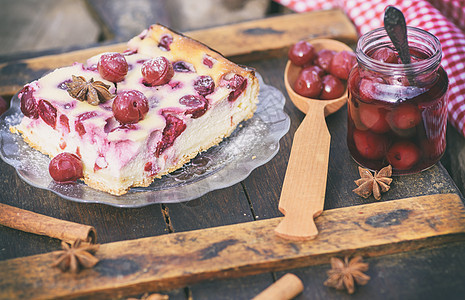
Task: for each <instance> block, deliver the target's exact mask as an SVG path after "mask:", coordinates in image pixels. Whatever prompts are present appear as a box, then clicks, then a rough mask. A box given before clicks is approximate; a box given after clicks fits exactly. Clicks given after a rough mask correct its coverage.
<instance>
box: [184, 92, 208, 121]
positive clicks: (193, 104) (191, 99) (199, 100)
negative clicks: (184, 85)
mask: <svg viewBox="0 0 465 300" xmlns="http://www.w3.org/2000/svg"><path fill="white" fill-rule="evenodd" d="M179 103H181V104H182V105H185V106H187V107H188V109H187V110H186V114H188V115H189V114H190V115H192V118H193V119H196V118H199V117H201V116H203V115H204V114H205V112H206V111H207V109H208V101H207V99H205V98H204V97H203V96H198V95H185V96H183V97H181V99H179Z"/></svg>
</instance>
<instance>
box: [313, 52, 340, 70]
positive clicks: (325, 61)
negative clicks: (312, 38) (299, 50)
mask: <svg viewBox="0 0 465 300" xmlns="http://www.w3.org/2000/svg"><path fill="white" fill-rule="evenodd" d="M335 54H336V51H334V50H328V49H321V50H320V51H318V52H317V54H316V58H315V64H316V65H317V66H319V67H321V68H322V69H323V70H325V71H326V72H329V68H330V66H331V61H332V60H333V57H334V55H335Z"/></svg>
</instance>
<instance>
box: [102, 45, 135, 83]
mask: <svg viewBox="0 0 465 300" xmlns="http://www.w3.org/2000/svg"><path fill="white" fill-rule="evenodd" d="M128 68H129V67H128V62H127V61H126V58H124V56H123V55H121V54H120V53H116V52H113V53H105V54H103V55H102V56H100V59H99V61H98V64H97V69H98V72H99V73H100V75H101V76H102V77H103V79H106V80H108V81H111V82H120V81H123V79H124V77H125V76H126V74H127V73H128Z"/></svg>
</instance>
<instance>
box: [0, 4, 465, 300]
mask: <svg viewBox="0 0 465 300" xmlns="http://www.w3.org/2000/svg"><path fill="white" fill-rule="evenodd" d="M341 15H342V14H341V12H337V11H333V12H327V15H323V16H318V15H313V17H312V16H308V18H309V20H310V19H312V18H314V19H316V20H321V19H319V18H323V19H326V24H319V26H315V27H318V28H315V27H313V30H314V34H313V35H312V36H314V37H316V36H335V37H339V38H340V39H343V40H346V41H348V42H350V41H351V38H350V37H348V36H345V35H344V33H345V32H344V31H340V32H338V31H337V30H336V29H334V28H335V27H331V26H329V25H328V24H329V22H335V23H337V22H340V21H341V18H344V16H343V15H342V17H341ZM278 20H279V19H273V21H272V22H270V24H269V27H268V29H269V30H270V31H269V32H265V31H263V28H262V29H261V30H256V31H255V33H256V32H258V33H260V34H269V33H270V32H273V30H271V29H270V28H272V26H279V24H278V25H276V22H277V21H278ZM320 22H321V21H320ZM273 24H274V25H273ZM344 24H345V23H344ZM232 28H236V27H232ZM265 28H266V27H265ZM249 29H250V28H249ZM205 32H206V33H208V32H207V31H205ZM205 32H204V33H205ZM250 32H252V34H253V30H251V31H250ZM349 32H350V28H349ZM225 34H231V32H229V33H227V32H226V33H225ZM195 36H202V35H201V34H200V35H199V33H197V35H195ZM304 36H305V35H304ZM230 38H231V39H233V38H234V35H230ZM353 41H354V40H353V35H352V42H353ZM238 44H240V42H238ZM279 50H282V49H277V50H276V49H275V51H265V52H260V53H258V54H257V52H254V53H249V54H248V55H234V54H232V55H230V56H231V57H233V59H235V60H237V61H244V62H245V63H246V64H247V65H249V66H252V67H254V68H256V70H257V71H258V72H259V73H260V74H261V75H262V76H263V79H264V81H265V83H267V84H269V85H272V86H274V87H276V88H278V89H279V90H281V91H282V92H283V94H284V95H285V96H286V100H287V102H286V105H285V112H286V113H287V114H288V115H289V117H290V119H291V127H290V130H289V132H288V133H287V134H286V135H285V136H284V137H283V139H282V140H281V142H280V150H279V152H278V154H277V155H276V156H275V157H274V158H273V159H272V160H271V161H270V162H268V163H267V164H265V165H263V166H261V167H259V168H257V169H256V170H254V171H253V172H252V173H251V174H250V176H248V177H247V178H246V179H245V180H243V181H242V182H240V183H238V184H236V185H234V186H231V187H228V188H224V189H221V190H216V191H212V192H210V193H208V194H206V195H204V196H202V197H200V198H198V199H195V200H192V201H189V202H186V203H177V204H154V205H150V206H146V207H142V208H116V207H112V206H108V205H103V204H83V203H76V202H72V201H68V200H65V199H63V198H60V197H59V196H57V195H55V194H54V193H51V192H48V191H45V190H42V189H38V188H35V187H33V186H30V185H28V184H26V183H25V182H24V181H23V180H22V179H21V178H20V177H19V176H18V175H17V173H16V172H15V170H14V168H12V167H11V166H9V165H8V164H6V163H5V162H3V161H0V189H1V191H2V192H1V194H0V203H4V204H9V205H11V206H15V207H20V208H23V209H26V210H30V211H34V212H37V213H41V214H44V215H47V216H52V217H55V218H59V219H64V220H69V221H74V222H78V223H82V224H89V225H92V226H94V227H95V228H96V230H97V232H98V242H99V243H101V244H106V243H112V242H116V241H124V240H133V239H139V238H143V237H153V236H162V235H168V236H169V235H171V234H175V233H179V232H190V231H193V230H202V229H205V228H214V227H219V226H224V225H231V224H239V223H245V222H259V221H260V220H265V219H273V218H277V217H280V216H282V214H281V213H280V212H279V210H278V201H279V196H280V192H281V187H282V182H283V179H284V175H285V170H286V165H287V160H288V158H289V152H290V148H291V144H292V139H293V136H294V133H295V131H296V129H297V127H298V126H299V124H300V122H301V121H302V119H303V117H304V115H303V113H301V112H300V111H299V110H298V109H297V108H296V107H295V106H294V105H293V104H292V103H291V102H290V100H289V98H288V96H287V93H286V92H285V87H284V82H283V70H284V67H285V63H286V57H285V55H284V52H283V51H279ZM260 57H262V58H260ZM0 70H1V71H0V82H1V86H2V87H0V89H1V88H3V91H5V90H8V87H10V88H11V89H12V90H14V89H15V88H16V87H17V85H16V84H17V83H18V81H19V82H20V83H19V84H24V83H25V82H26V81H24V82H21V81H22V80H29V79H31V78H29V77H30V75H27V74H26V75H25V73H27V71H28V67H27V62H26V63H24V62H17V61H14V62H7V63H6V64H3V65H0ZM45 71H46V70H44V69H43V68H40V70H39V71H37V70H36V71H35V72H36V73H35V74H34V75H33V76H40V74H37V73H43V72H45ZM15 76H16V79H15V78H13V77H15ZM12 78H13V79H12ZM18 78H19V79H18ZM346 114H347V110H346V107H345V106H344V107H343V108H342V109H341V110H340V111H338V112H336V113H334V114H333V115H331V116H328V117H327V124H328V127H329V131H330V133H331V135H332V137H331V151H330V163H329V171H328V182H327V189H326V200H325V210H327V211H330V210H333V209H338V208H342V207H349V206H357V205H365V204H369V203H373V202H375V200H374V199H373V198H372V197H370V198H368V199H363V198H361V197H358V196H357V195H355V194H354V193H353V192H352V190H353V189H354V188H355V184H354V180H355V179H357V178H358V177H359V176H358V172H357V165H356V163H355V162H354V161H353V160H352V159H351V157H350V155H349V152H348V150H347V147H346V141H345V140H346V122H347V117H346ZM391 186H392V188H391V190H390V191H389V192H388V193H386V194H384V195H383V198H382V200H381V201H386V202H388V201H391V200H394V199H401V198H408V197H418V196H421V195H432V194H447V193H452V194H457V195H459V197H460V199H462V201H463V198H462V196H461V194H460V192H459V190H458V189H457V187H456V186H455V184H454V182H453V181H452V179H451V178H450V176H449V174H448V173H447V171H446V170H445V169H444V167H443V166H442V165H441V164H437V165H435V166H434V167H432V168H431V169H429V170H427V171H424V172H422V173H420V174H416V175H411V176H403V177H396V178H394V181H393V183H392V185H391ZM334 211H336V210H334ZM349 219H350V218H349ZM396 230H397V229H396V226H395V225H393V226H392V231H393V232H396ZM346 234H347V235H349V236H350V235H351V234H352V233H351V232H350V231H348V232H347V233H346ZM456 236H457V239H452V240H454V242H447V243H446V242H445V243H444V244H441V243H438V242H435V243H432V244H431V245H430V244H429V243H428V241H429V239H426V240H425V241H424V242H423V243H422V246H421V249H417V250H410V251H407V250H409V249H411V248H410V247H409V243H406V244H402V245H396V244H393V245H390V247H386V249H385V250H382V251H378V250H379V249H372V250H373V251H371V250H370V249H368V250H367V249H364V251H363V253H362V254H363V255H364V257H365V260H366V261H367V262H368V263H369V264H370V268H369V270H368V271H367V272H366V273H367V274H368V275H369V276H370V277H371V280H370V281H369V283H368V284H367V285H366V286H363V287H360V288H358V289H357V291H356V293H355V294H354V295H351V296H349V295H347V294H346V293H345V292H341V291H337V290H335V289H331V288H328V287H325V286H324V285H323V282H324V281H325V280H326V278H327V275H326V271H327V270H329V269H330V266H329V264H328V257H326V258H325V259H323V260H322V261H321V262H320V263H319V264H316V265H314V266H310V267H301V268H300V267H299V268H295V266H296V264H293V263H291V262H290V263H289V268H290V269H289V268H286V267H285V264H286V262H285V261H283V262H282V264H281V265H280V267H279V268H276V270H273V268H272V267H271V268H266V267H264V268H263V271H260V270H258V271H256V272H251V271H248V272H244V274H243V276H241V275H237V274H236V275H235V277H237V276H239V277H238V278H227V277H228V276H227V274H226V272H227V271H225V273H224V274H226V275H223V276H221V277H224V279H218V278H215V277H208V276H207V277H206V278H202V280H198V282H197V281H195V280H194V283H192V284H190V283H189V284H185V285H183V286H181V287H177V288H174V289H173V288H171V287H170V288H169V289H166V290H164V291H163V290H162V292H164V293H166V294H169V295H170V299H250V298H252V297H253V296H255V295H257V294H258V293H259V292H260V291H262V290H263V289H265V288H266V287H267V286H268V285H270V284H272V283H273V282H274V281H275V280H276V279H278V278H279V277H281V276H282V275H283V274H285V273H286V272H291V273H294V274H296V275H297V276H299V277H300V278H301V280H302V281H303V283H304V291H303V293H302V294H300V295H299V296H298V297H297V299H345V298H347V299H348V298H349V297H350V298H354V299H461V298H462V297H463V295H464V294H465V242H464V241H463V240H464V238H463V234H457V235H456ZM350 238H351V239H353V240H354V241H358V240H363V239H364V237H363V235H353V236H350ZM455 240H457V241H455ZM397 248H399V249H397ZM400 248H402V249H400ZM416 248H418V247H416ZM58 249H60V241H59V240H56V239H52V238H48V237H44V236H37V235H34V234H29V233H25V232H21V231H17V230H14V229H10V228H8V227H4V226H0V263H3V265H2V266H10V267H11V266H14V264H15V263H16V262H18V261H20V260H21V259H22V258H26V257H27V256H31V255H36V254H37V255H39V256H40V254H42V253H47V252H50V251H55V250H58ZM346 250H347V251H346ZM140 251H141V253H143V251H144V250H143V249H141V250H140ZM186 251H189V250H188V249H186ZM344 251H345V252H344ZM342 253H349V254H350V253H357V247H355V248H352V249H341V252H340V254H342ZM370 253H371V255H370ZM160 254H161V255H163V254H162V253H160ZM336 256H337V255H336ZM193 264H195V262H193ZM310 264H311V263H309V264H308V265H310ZM283 266H284V267H283ZM120 268H121V269H120V270H119V271H120V272H122V273H121V274H122V275H121V274H119V275H120V276H124V275H125V274H124V271H125V269H124V268H125V266H124V265H122V266H121V267H120ZM194 269H195V265H194ZM283 269H287V270H283ZM30 271H31V272H33V270H30ZM27 272H28V270H18V272H17V273H15V272H14V273H13V274H12V276H18V279H19V281H21V278H20V277H21V276H24V275H25V274H27ZM0 274H2V275H0V287H2V286H3V287H4V288H5V285H6V282H7V281H8V280H7V279H6V278H5V277H1V276H6V275H5V273H0ZM45 274H46V273H45ZM250 274H254V275H250ZM107 275H108V276H110V277H111V274H107ZM113 275H114V274H113ZM101 276H103V275H101ZM204 277H205V276H204ZM43 279H44V281H46V279H45V278H43ZM48 280H52V279H48ZM53 280H60V279H59V278H58V279H57V278H55V279H53ZM8 282H10V281H8ZM37 284H38V285H40V280H39V281H37ZM7 287H8V286H7ZM146 287H147V291H150V290H151V289H153V287H152V288H150V285H149V284H148V285H147V286H146ZM75 288H76V290H79V289H80V288H84V287H82V286H81V287H75ZM23 289H24V290H21V291H19V290H17V291H15V292H13V293H11V291H9V293H10V294H2V292H1V291H0V298H9V297H11V296H12V295H13V296H15V295H16V296H18V297H25V296H27V297H26V298H30V297H32V298H33V297H34V296H36V295H34V292H33V291H34V287H27V286H24V287H23ZM157 289H159V287H158V288H157ZM0 290H2V288H0ZM28 290H30V291H31V292H28ZM130 291H131V290H130V289H128V290H125V291H123V292H118V289H117V288H116V287H115V290H111V289H108V290H107V291H105V292H104V293H103V294H100V295H103V296H104V297H106V298H110V297H114V298H118V297H120V296H121V297H123V296H124V297H127V296H130V295H132V296H138V295H139V296H140V295H141V290H140V289H138V290H137V291H138V293H136V294H131V293H130ZM134 291H135V290H134ZM74 295H76V294H74ZM88 298H93V297H92V295H90V296H88Z"/></svg>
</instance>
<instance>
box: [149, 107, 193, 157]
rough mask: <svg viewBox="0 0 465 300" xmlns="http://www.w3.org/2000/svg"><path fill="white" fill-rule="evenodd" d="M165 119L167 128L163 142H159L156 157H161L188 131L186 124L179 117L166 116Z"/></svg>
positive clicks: (164, 131)
mask: <svg viewBox="0 0 465 300" xmlns="http://www.w3.org/2000/svg"><path fill="white" fill-rule="evenodd" d="M164 117H165V120H166V126H165V128H164V129H163V136H162V138H161V141H159V142H158V144H157V149H156V150H155V156H156V157H159V156H160V154H162V153H163V152H164V151H165V150H166V148H168V147H170V146H172V145H173V144H174V141H175V140H176V138H177V137H178V136H179V135H181V133H182V132H183V131H184V130H185V129H186V124H184V122H183V121H182V120H181V119H179V118H178V117H175V116H173V115H164Z"/></svg>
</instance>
